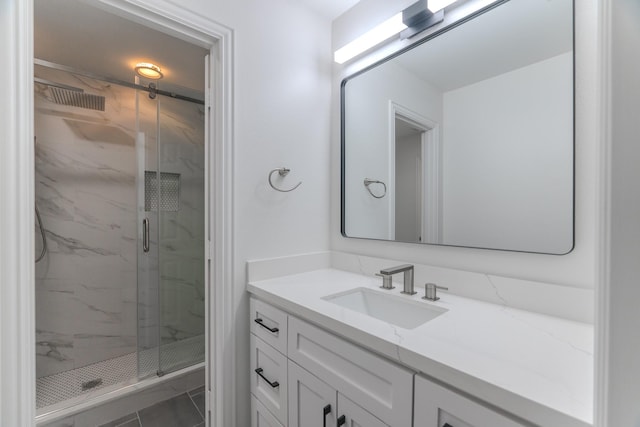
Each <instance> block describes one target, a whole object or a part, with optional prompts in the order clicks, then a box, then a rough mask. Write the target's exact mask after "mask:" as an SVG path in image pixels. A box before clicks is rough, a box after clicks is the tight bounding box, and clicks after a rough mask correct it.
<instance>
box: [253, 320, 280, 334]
mask: <svg viewBox="0 0 640 427" xmlns="http://www.w3.org/2000/svg"><path fill="white" fill-rule="evenodd" d="M253 321H254V322H256V323H257V324H258V325H260V326H262V327H263V328H265V329H266V330H268V331H269V332H273V333H274V334H275V333H276V332H278V331H279V330H280V329H278V328H270V327H268V326H267V325H265V324H264V323H262V319H254V320H253Z"/></svg>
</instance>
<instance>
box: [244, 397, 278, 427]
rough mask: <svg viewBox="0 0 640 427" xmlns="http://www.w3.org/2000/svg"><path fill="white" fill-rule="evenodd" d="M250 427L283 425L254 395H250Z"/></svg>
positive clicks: (276, 426)
mask: <svg viewBox="0 0 640 427" xmlns="http://www.w3.org/2000/svg"><path fill="white" fill-rule="evenodd" d="M251 427H283V425H282V424H281V423H280V421H278V420H277V419H276V417H274V416H273V414H272V413H271V412H269V410H268V409H267V408H266V407H265V406H264V405H263V404H262V403H260V401H259V400H258V399H256V397H255V396H254V395H251Z"/></svg>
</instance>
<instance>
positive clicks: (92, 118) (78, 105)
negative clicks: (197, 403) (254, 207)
mask: <svg viewBox="0 0 640 427" xmlns="http://www.w3.org/2000/svg"><path fill="white" fill-rule="evenodd" d="M202 61H203V62H202V66H203V64H204V57H203V58H202ZM35 74H36V80H35V134H36V141H35V144H36V145H35V162H36V164H35V182H36V184H35V185H36V187H35V199H36V200H35V201H36V206H37V209H38V213H37V219H38V222H37V223H36V225H35V226H36V230H37V232H36V250H37V253H36V259H38V258H41V259H40V260H39V262H38V263H37V264H36V266H35V269H36V289H35V292H36V313H37V314H36V328H37V330H36V351H37V358H36V359H37V365H36V374H37V388H36V390H37V407H38V408H39V412H40V413H42V412H47V411H50V410H59V409H60V408H64V407H65V406H68V405H72V404H76V403H77V402H78V401H80V400H82V399H85V398H84V397H83V396H87V395H90V396H91V397H95V396H97V395H99V394H100V393H101V392H113V391H114V390H117V388H118V387H120V386H122V385H127V384H132V383H135V382H137V381H139V380H141V379H144V378H149V377H161V376H163V375H164V374H166V373H169V372H173V371H176V370H179V369H181V368H185V367H189V366H193V365H195V364H198V363H201V362H203V360H204V348H205V345H204V332H205V311H204V310H205V302H204V301H205V294H204V270H205V266H204V262H205V261H204V213H205V197H204V170H205V169H204V139H205V137H204V106H203V105H202V104H203V103H202V102H201V101H200V102H198V101H197V100H195V99H190V98H189V97H184V98H188V100H185V99H176V97H175V96H174V97H172V96H163V94H162V92H161V91H158V90H154V91H153V92H154V95H155V96H154V97H153V99H151V97H150V96H149V92H150V91H149V90H148V82H146V83H145V82H144V81H142V82H140V81H136V80H134V73H133V72H132V74H131V80H130V82H127V83H126V84H118V83H115V81H114V79H112V78H107V77H104V78H100V77H98V76H95V75H92V74H90V73H86V72H83V71H82V70H75V69H70V68H69V67H66V66H60V65H57V64H53V63H49V62H45V61H36V65H35ZM88 76H90V77H88ZM136 83H138V86H136ZM161 87H162V86H161V84H160V83H158V84H157V86H156V88H161ZM43 245H44V246H43ZM203 382H204V378H203Z"/></svg>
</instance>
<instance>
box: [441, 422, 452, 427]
mask: <svg viewBox="0 0 640 427" xmlns="http://www.w3.org/2000/svg"><path fill="white" fill-rule="evenodd" d="M442 427H453V426H452V425H451V424H449V423H444V425H443V426H442Z"/></svg>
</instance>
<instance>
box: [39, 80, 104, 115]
mask: <svg viewBox="0 0 640 427" xmlns="http://www.w3.org/2000/svg"><path fill="white" fill-rule="evenodd" d="M34 81H35V82H36V83H40V84H43V85H46V86H48V87H49V90H50V92H51V96H52V97H53V102H55V103H56V104H61V105H69V106H71V107H80V108H87V109H89V110H98V111H104V96H100V95H91V94H89V93H84V90H83V89H80V88H77V87H74V86H69V85H65V84H62V83H56V82H52V81H49V80H45V79H41V78H38V77H36V78H34Z"/></svg>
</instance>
